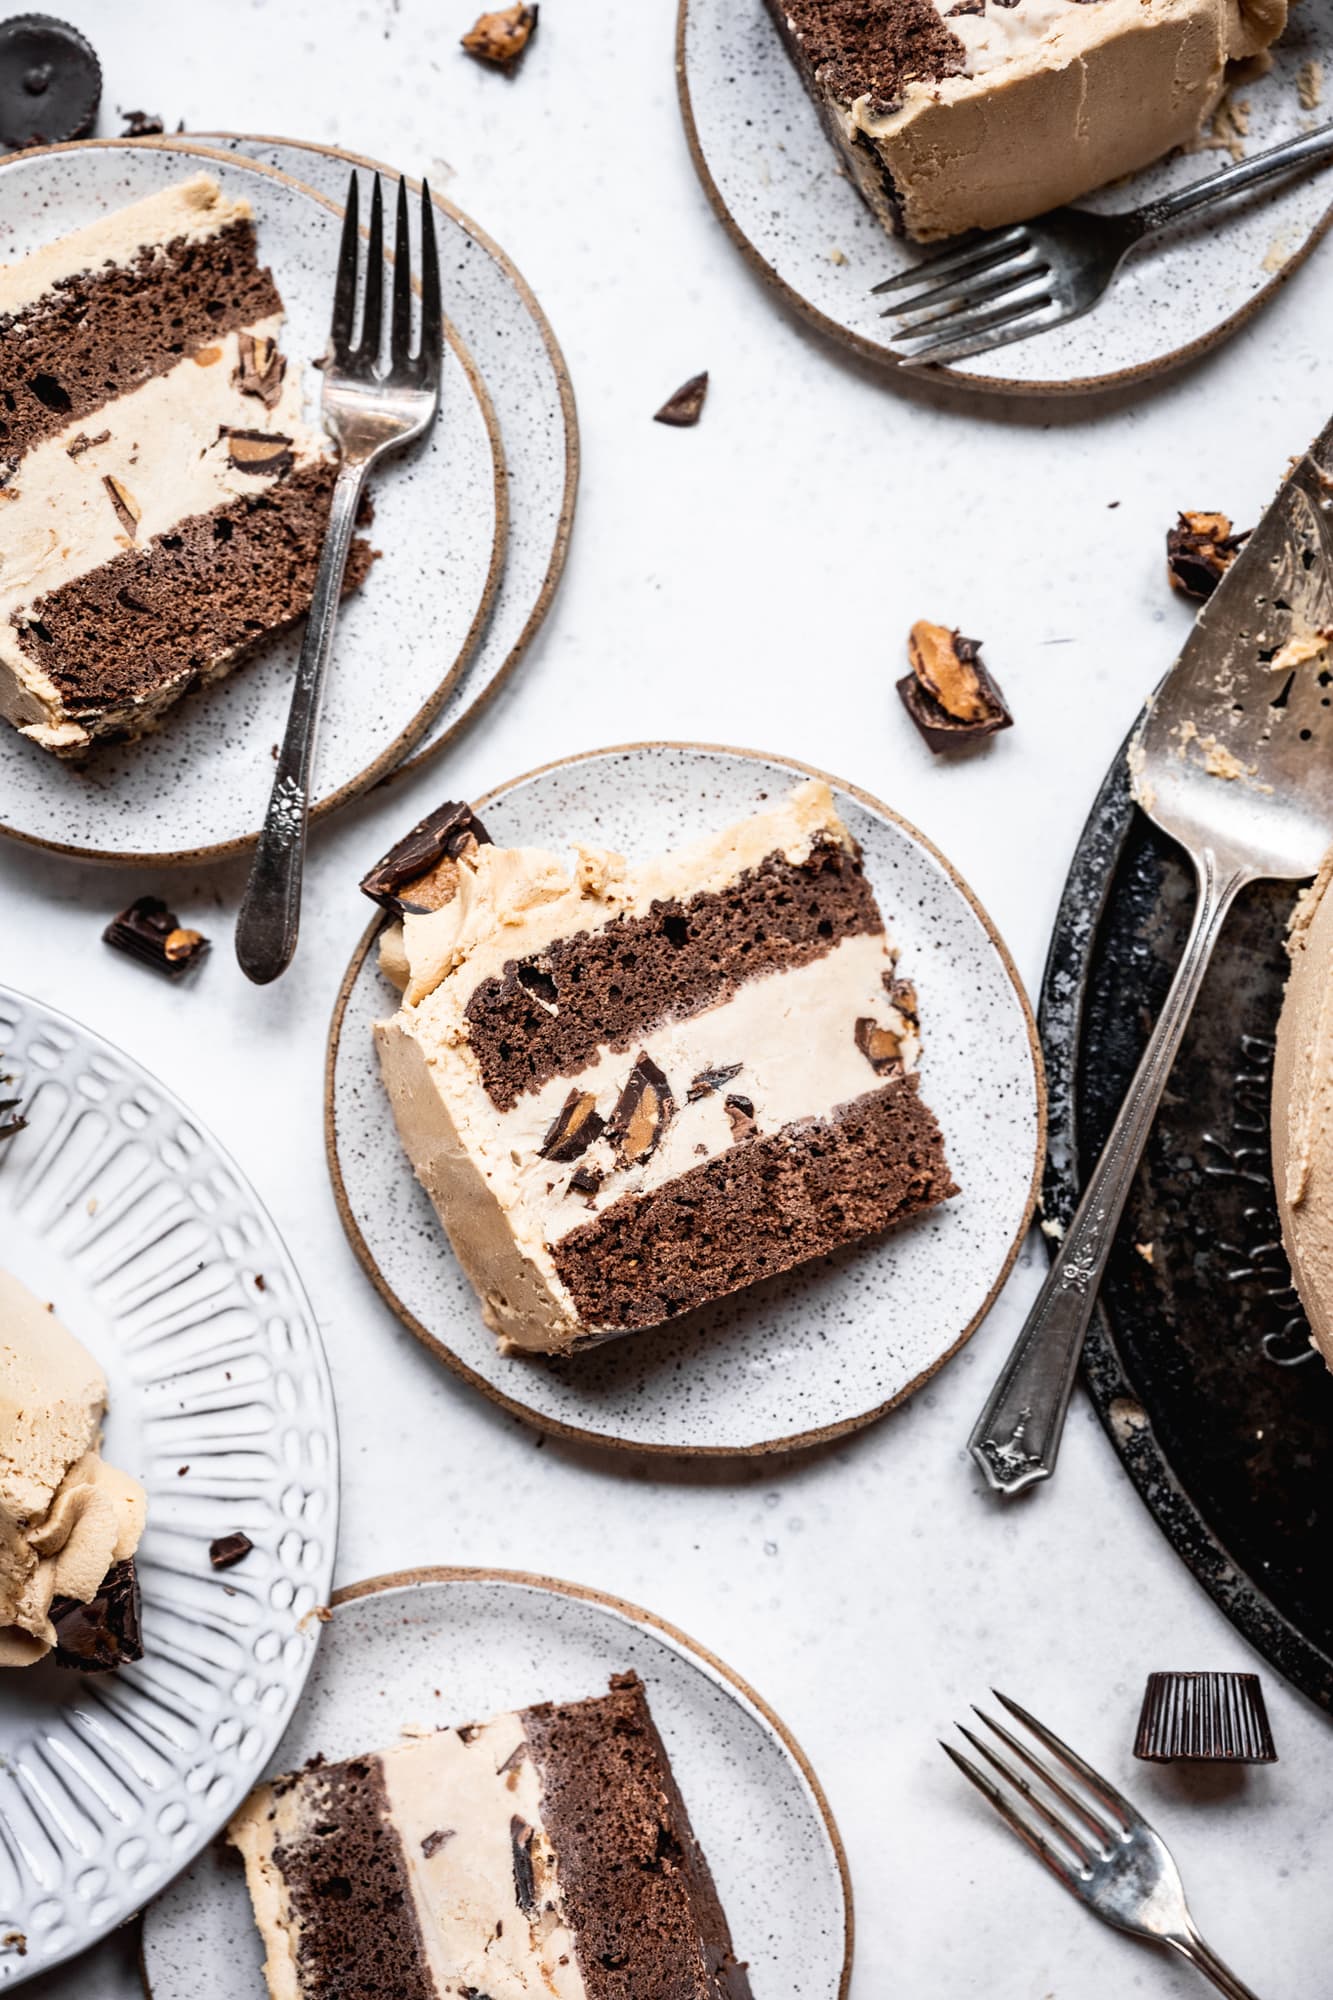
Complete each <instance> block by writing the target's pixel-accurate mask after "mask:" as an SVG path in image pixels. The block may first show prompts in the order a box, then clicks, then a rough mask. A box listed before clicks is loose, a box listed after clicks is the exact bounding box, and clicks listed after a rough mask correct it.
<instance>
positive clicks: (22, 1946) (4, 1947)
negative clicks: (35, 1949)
mask: <svg viewBox="0 0 1333 2000" xmlns="http://www.w3.org/2000/svg"><path fill="white" fill-rule="evenodd" d="M0 1951H16V1952H17V1953H18V1955H19V1957H20V1958H26V1957H27V1955H28V1940H27V1938H26V1937H25V1936H24V1934H23V1932H22V1931H6V1932H5V1934H4V1936H3V1937H0Z"/></svg>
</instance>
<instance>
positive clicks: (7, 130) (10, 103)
mask: <svg viewBox="0 0 1333 2000" xmlns="http://www.w3.org/2000/svg"><path fill="white" fill-rule="evenodd" d="M101 99H102V70H101V65H100V64H99V62H98V60H97V56H96V53H95V52H94V50H93V47H92V44H91V43H90V42H87V41H85V40H84V38H83V36H82V35H81V34H80V33H79V32H78V30H77V28H71V27H69V26H68V24H67V23H66V22H64V21H56V20H53V19H52V18H51V16H50V15H49V14H15V15H14V16H13V18H12V19H11V20H8V21H3V22H0V152H17V151H18V150H19V148H20V147H21V146H54V145H58V144H59V143H60V142H61V141H62V140H64V139H82V138H84V137H85V136H86V135H87V134H88V133H89V132H91V131H92V129H93V125H94V123H95V122H96V119H97V107H98V105H99V104H100V102H101Z"/></svg>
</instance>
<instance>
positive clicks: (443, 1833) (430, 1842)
mask: <svg viewBox="0 0 1333 2000" xmlns="http://www.w3.org/2000/svg"><path fill="white" fill-rule="evenodd" d="M454 1833H455V1828H453V1827H452V1826H437V1827H436V1829H435V1831H434V1832H433V1833H426V1834H423V1835H422V1837H421V1852H422V1853H423V1854H424V1855H425V1857H426V1859H427V1861H429V1860H430V1858H431V1855H432V1854H438V1853H439V1851H440V1849H441V1848H442V1847H443V1846H444V1843H445V1841H446V1840H452V1839H453V1837H454Z"/></svg>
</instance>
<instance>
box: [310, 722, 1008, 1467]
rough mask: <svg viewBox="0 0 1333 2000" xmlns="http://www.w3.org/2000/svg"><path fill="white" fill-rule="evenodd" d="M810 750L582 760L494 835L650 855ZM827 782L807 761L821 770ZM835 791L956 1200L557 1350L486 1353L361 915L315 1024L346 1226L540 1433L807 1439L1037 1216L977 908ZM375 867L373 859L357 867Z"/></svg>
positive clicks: (872, 1390) (901, 1389)
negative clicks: (819, 1255) (641, 1322)
mask: <svg viewBox="0 0 1333 2000" xmlns="http://www.w3.org/2000/svg"><path fill="white" fill-rule="evenodd" d="M806 775H808V772H807V769H806V767H805V766H804V765H801V764H797V763H795V762H794V761H788V760H785V759H779V758H770V757H759V756H754V755H750V754H747V753H745V752H743V751H735V750H727V749H715V748H709V747H707V746H703V745H695V744H643V745H638V746H632V747H629V748H624V749H617V750H603V751H597V752H594V753H593V754H591V755H589V756H586V757H579V758H574V759H571V760H570V761H568V762H566V763H562V764H554V765H551V766H549V767H548V768H546V769H545V770H541V771H536V772H533V773H531V774H530V775H529V776H527V777H525V778H520V779H517V780H516V781H515V782H514V783H513V784H512V785H507V786H504V787H502V789H501V790H499V791H498V792H495V793H492V794H491V795H490V796H489V797H488V798H486V799H484V800H483V801H481V810H482V812H483V814H484V815H485V819H486V823H487V826H488V828H489V829H490V831H491V833H492V835H493V836H494V838H495V839H496V840H497V841H500V842H502V843H504V844H506V845H513V846H554V847H558V848H567V847H568V846H569V845H570V844H572V843H573V842H574V841H576V840H582V841H586V842H588V843H590V844H592V845H594V846H601V847H612V848H618V849H620V850H622V851H623V852H625V853H627V854H631V855H640V856H647V855H650V854H653V853H656V852H659V851H660V850H662V849H664V848H668V847H674V846H679V845H681V844H682V843H683V842H685V841H687V840H690V839H693V838H695V837H697V836H698V835H699V834H702V833H704V832H706V831H707V830H708V829H709V828H715V827H721V826H725V825H726V824H727V823H728V822H730V821H732V820H735V819H739V818H741V817H742V816H743V815H744V814H746V813H749V812H754V811H756V810H757V809H758V808H759V806H760V804H761V802H762V801H763V800H764V799H765V798H771V797H773V796H774V794H775V793H780V792H782V791H784V790H786V789H787V788H788V787H789V786H790V785H792V784H795V783H797V782H798V781H799V780H800V779H801V778H802V777H804V776H806ZM818 775H822V774H818ZM831 782H832V783H833V785H834V790H835V796H836V798H837V802H838V809H839V811H840V812H841V813H842V815H843V817H844V818H845V820H846V822H847V825H848V826H849V827H850V828H851V831H852V833H853V834H854V835H855V837H856V838H857V840H859V841H860V843H861V845H862V847H863V849H864V852H865V859H866V867H867V871H868V873H869V876H870V880H871V882H872V883H873V884H874V887H875V891H876V894H877V895H878V897H879V901H880V906H881V908H882V909H883V912H884V916H885V919H886V921H887V923H888V926H889V929H890V931H891V932H892V934H893V935H894V937H895V938H896V939H897V941H898V943H899V944H900V946H901V947H902V961H901V965H902V971H903V974H904V976H905V977H907V978H909V979H912V980H914V981H915V983H916V986H917V990H918V993H919V994H920V999H921V1015H922V1031H923V1038H924V1042H925V1055H924V1059H923V1062H922V1090H923V1093H924V1095H925V1099H926V1102H927V1103H928V1104H929V1105H930V1106H931V1107H932V1109H933V1110H934V1111H935V1113H936V1114H937V1116H938V1118H939V1121H940V1124H941V1125H942V1127H943V1129H944V1135H945V1144H946V1146H947V1149H948V1153H949V1160H950V1165H951V1166H952V1168H953V1173H954V1178H955V1180H956V1181H957V1182H958V1183H959V1186H960V1187H961V1188H962V1190H963V1192H962V1194H961V1195H960V1196H958V1197H957V1198H956V1199H954V1200H953V1201H950V1202H948V1203H946V1204H945V1205H944V1206H943V1207H942V1208H940V1209H937V1210H935V1211H933V1212H932V1213H931V1214H929V1215H926V1216H922V1217H920V1218H918V1219H917V1220H916V1221H914V1222H912V1223H909V1224H907V1225H906V1226H905V1227H903V1228H901V1229H898V1230H894V1231H891V1232H890V1233H889V1234H888V1235H886V1236H884V1237H882V1238H880V1239H879V1240H878V1241H876V1242H874V1243H872V1244H869V1245H866V1246H863V1247H861V1248H859V1249H856V1250H851V1251H844V1252H841V1253H839V1254H838V1255H836V1256H833V1257H828V1258H824V1259H821V1260H820V1261H818V1262H816V1263H812V1264H809V1265H806V1266H804V1267H803V1268H802V1269H801V1270H799V1271H797V1272H794V1273H791V1274H790V1275H788V1276H787V1277H784V1278H780V1279H774V1280H771V1281H769V1282H767V1283H764V1284H760V1285H756V1286H753V1287H751V1288H750V1289H749V1290H748V1291H746V1292H744V1293H742V1294H740V1295H738V1296H737V1297H736V1298H733V1299H731V1300H728V1301H725V1302H723V1303H721V1304H719V1305H718V1306H715V1307H709V1308H706V1309H705V1310H703V1311H700V1312H696V1313H692V1314H689V1315H688V1316H687V1317H685V1318H683V1319H681V1320H678V1321H675V1322H673V1323H672V1324H671V1325H669V1326H666V1327H662V1328H658V1329H656V1330H653V1331H649V1332H646V1333H636V1334H630V1335H626V1336H625V1337H624V1338H622V1339H619V1340H614V1341H610V1342H608V1343H607V1344H606V1345H604V1346H602V1347H598V1348H594V1349H592V1350H590V1351H589V1352H587V1353H585V1354H582V1355H579V1356H577V1357H573V1358H571V1359H569V1360H564V1361H554V1360H549V1359H545V1358H535V1357H531V1356H529V1357H520V1356H517V1355H508V1356H505V1355H501V1354H500V1352H499V1351H498V1349H497V1347H496V1343H495V1339H494V1336H493V1335H492V1334H491V1333H490V1331H489V1330H488V1329H487V1327H486V1326H485V1325H484V1324H483V1322H482V1318H481V1313H480V1310H479V1308H478V1305H477V1301H476V1297H475V1295H474V1293H473V1291H472V1288H471V1286H470V1285H469V1284H468V1282H467V1280H466V1278H465V1277H464V1276H463V1274H462V1272H461V1270H460V1269H459V1267H458V1265H457V1264H456V1263H455V1261H454V1258H453V1255H452V1252H451V1251H450V1249H449V1246H448V1243H447V1242H446V1240H445V1237H444V1235H443V1233H442V1231H441V1229H440V1227H439V1224H438V1223H437V1221H436V1219H435V1214H434V1211H433V1210H432V1208H431V1206H430V1203H429V1201H428V1200H427V1198H426V1196H425V1194H424V1193H423V1192H422V1190H421V1189H420V1188H419V1187H418V1185H417V1183H416V1180H415V1179H414V1177H413V1175H412V1171H411V1168H410V1167H409V1165H408V1162H407V1158H406V1155H405V1154H404V1153H403V1151H402V1148H401V1146H400V1145H399V1143H398V1136H397V1132H396V1130H395V1127H394V1124H393V1119H392V1117H391V1116H390V1112H389V1107H388V1101H387V1099H386V1097H385V1095H384V1091H383V1088H382V1086H381V1083H380V1078H379V1071H378V1066H377V1064H376V1060H375V1055H374V1050H373V1047H372V1042H371V1028H372V1024H373V1023H374V1022H375V1021H376V1020H378V1019H381V1018H382V1017H383V1016H384V1015H386V1014H389V1013H392V1012H393V1010H394V1008H395V1006H396V1005H397V998H396V995H395V994H394V992H393V989H392V988H391V987H390V986H389V985H388V983H387V982H386V981H385V980H384V979H383V978H382V976H381V974H380V972H379V968H378V964H377V961H376V954H375V952H374V949H373V946H374V941H375V936H376V932H377V926H374V925H372V927H371V929H370V930H369V931H367V933H366V935H365V936H364V937H363V938H362V940H361V943H360V944H359V945H358V947H357V950H356V953H355V956H354V957H353V960H352V964H351V966H350V968H349V970H348V973H347V976H346V979H345V980H344V982H343V988H342V992H341V993H340V995H339V997H338V1003H337V1007H336V1009H335V1012H334V1020H333V1027H332V1032H331V1036H330V1046H329V1065H328V1095H327V1133H328V1146H329V1162H330V1169H331V1172H332V1174H333V1181H334V1189H335V1193H336V1195H337V1200H338V1205H339V1209H340V1211H341V1214H342V1218H343V1223H344V1226H345V1228H346V1229H347V1232H348V1235H349V1237H350V1239H351V1241H352V1244H353V1246H354V1247H355V1249H356V1251H357V1254H358V1255H359V1256H360V1258H361V1260H362V1262H363V1263H364V1265H365V1267H366V1269H367V1271H368V1272H369V1273H370V1275H371V1277H372V1278H373V1280H374V1282H375V1284H376V1285H377V1287H378V1288H379V1290H380V1292H381V1293H382V1294H383V1296H384V1297H385V1299H387V1301H388V1302H389V1304H390V1305H391V1306H392V1307H393V1308H394V1310H395V1311H396V1312H397V1313H398V1314H399V1316H400V1317H401V1318H402V1319H403V1321H404V1322H405V1323H406V1325H407V1326H408V1327H410V1328H411V1330H412V1332H413V1333H415V1334H416V1335H417V1336H418V1338H420V1339H421V1340H423V1341H424V1342H425V1343H426V1345H427V1346H428V1347H430V1348H431V1349H432V1350H433V1351H434V1352H435V1353H436V1354H438V1355H439V1357H440V1358H441V1359H442V1360H443V1361H445V1362H447V1363H448V1364H449V1365H450V1366H451V1367H452V1368H455V1369H456V1370H457V1371H458V1372H459V1373H460V1374H462V1375H464V1376H466V1377H467V1378H468V1379H469V1380H470V1381H472V1382H473V1383H475V1384H476V1386H477V1387H478V1388H480V1389H482V1390H483V1391H484V1392H485V1393H486V1394H487V1395H488V1396H491V1397H492V1398H494V1399H495V1400H496V1401H497V1402H500V1403H502V1404H504V1405H505V1406H506V1407H507V1408H509V1409H511V1410H513V1411H514V1412H515V1413H516V1414H518V1415H520V1416H522V1417H525V1418H526V1419H528V1420H529V1421H530V1422H533V1423H536V1424H538V1425H539V1426H541V1427H542V1428H543V1429H547V1430H552V1431H557V1432H561V1433H563V1434H565V1435H573V1436H577V1437H580V1438H582V1439H585V1440H587V1441H589V1442H593V1443H597V1444H603V1445H621V1446H627V1447H629V1448H631V1449H634V1450H638V1451H663V1452H673V1453H736V1452H760V1451H774V1450H778V1449H782V1448H784V1447H791V1446H793V1445H799V1444H807V1443H814V1442H817V1441H819V1440H822V1439H826V1438H829V1437H833V1436H836V1435H837V1434H838V1433H840V1432H843V1431H848V1430H852V1429H855V1428H856V1427H857V1426H859V1425H861V1424H865V1423H869V1422H870V1421H871V1419H872V1418H874V1417H877V1416H879V1415H881V1414H882V1413H883V1412H884V1411H885V1410H887V1409H889V1408H890V1407H891V1406H892V1405H893V1404H895V1403H897V1402H900V1401H901V1400H902V1398H903V1397H905V1396H907V1395H910V1393H911V1392H912V1390H913V1389H915V1388H916V1387H917V1386H918V1385H919V1384H920V1383H921V1382H923V1381H924V1380H925V1379H926V1377H927V1376H929V1375H931V1374H933V1373H934V1371H935V1370H936V1369H937V1368H938V1367H940V1365H941V1364H942V1363H943V1362H944V1361H946V1360H947V1359H948V1357H949V1356H950V1355H951V1354H952V1353H953V1352H954V1350H955V1349H956V1348H958V1347H959V1346H961V1345H962V1343H963V1341H964V1340H966V1338H967V1336H968V1334H969V1333H971V1331H972V1330H973V1328H974V1327H975V1326H976V1325H977V1323H978V1321H979V1320H980V1319H981V1317H982V1315H983V1314H984V1313H985V1312H986V1311H987V1309H988V1308H989V1306H990V1304H991V1301H992V1300H993V1299H994V1297H995V1294H996V1292H997V1291H998V1289H999V1287H1000V1285H1001V1284H1002V1282H1003V1280H1004V1278H1005V1275H1006V1274H1007V1272H1008V1270H1009V1267H1010V1265H1011V1264H1012V1262H1013V1259H1014V1256H1015V1254H1016V1252H1017V1249H1018V1244H1019V1242H1020V1240H1021V1237H1022V1234H1023V1231H1024V1229H1025V1228H1026V1227H1027V1223H1028V1219H1029V1217H1030V1215H1031V1212H1032V1203H1033V1198H1034V1192H1035V1179H1036V1171H1037V1164H1038V1161H1039V1159H1040V1156H1041V1145H1042V1133H1043V1125H1044V1116H1045V1087H1044V1083H1043V1079H1042V1073H1041V1059H1040V1055H1039V1053H1038V1050H1037V1043H1036V1035H1035V1031H1034V1029H1033V1024H1032V1017H1031V1014H1030V1012H1029V1009H1028V1004H1027V1000H1026V998H1025V997H1024V994H1023V992H1022V989H1021V987H1020V985H1019V983H1018V978H1017V975H1016V973H1015V972H1014V968H1013V966H1012V964H1011V962H1010V959H1009V955H1008V953H1007V952H1006V951H1005V948H1004V946H1003V944H1002V943H1001V942H1000V940H999V938H998V937H997V935H996V933H995V930H994V928H993V926H992V925H991V923H990V921H989V919H988V918H987V916H986V914H985V912H984V911H983V910H982V909H981V908H980V906H979V905H978V903H977V901H976V899H975V897H974V896H973V895H972V893H971V891H970V890H969V889H968V888H967V886H966V885H965V884H964V883H963V882H962V881H961V880H960V878H959V877H958V875H957V874H955V872H954V871H953V869H951V868H950V866H949V864H948V862H947V861H946V860H945V859H944V857H943V856H942V855H941V854H940V853H939V852H938V851H937V850H936V849H935V848H934V847H932V846H931V845H930V843H929V842H928V841H926V840H925V839H923V837H922V836H921V835H920V834H919V833H917V832H916V831H915V829H914V828H912V827H910V826H908V825H907V824H906V823H905V822H904V821H902V820H900V819H898V818H897V817H896V816H895V815H894V814H893V813H892V812H891V811H890V810H889V809H888V807H887V806H883V805H880V804H879V803H878V801H877V800H875V799H872V798H870V797H869V796H868V795H867V794H866V793H864V792H860V791H857V790H856V789H855V788H853V787H852V786H849V785H844V784H840V783H839V782H838V781H837V780H836V779H835V780H832V781H831ZM370 859H373V856H368V857H367V860H370Z"/></svg>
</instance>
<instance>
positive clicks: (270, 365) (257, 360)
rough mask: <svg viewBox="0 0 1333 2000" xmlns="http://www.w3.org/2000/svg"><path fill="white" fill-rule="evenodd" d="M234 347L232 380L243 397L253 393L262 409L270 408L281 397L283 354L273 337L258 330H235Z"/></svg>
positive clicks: (285, 359) (283, 366)
mask: <svg viewBox="0 0 1333 2000" xmlns="http://www.w3.org/2000/svg"><path fill="white" fill-rule="evenodd" d="M236 347H237V356H238V358H237V365H236V367H235V368H234V369H233V371H232V378H231V379H232V381H233V382H234V383H235V384H236V387H237V388H238V389H239V390H240V392H241V394H242V395H243V396H257V397H258V398H259V400H260V402H261V403H262V404H263V405H264V408H265V409H266V410H271V409H273V407H274V406H275V404H276V403H277V402H278V401H279V400H280V398H281V396H282V378H283V376H284V375H285V374H286V373H287V357H286V356H285V355H284V354H280V353H279V352H278V343H277V341H276V340H270V339H269V338H268V337H267V335H266V334H262V333H261V334H255V333H238V334H237V336H236Z"/></svg>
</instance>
